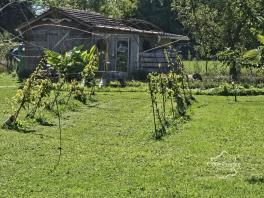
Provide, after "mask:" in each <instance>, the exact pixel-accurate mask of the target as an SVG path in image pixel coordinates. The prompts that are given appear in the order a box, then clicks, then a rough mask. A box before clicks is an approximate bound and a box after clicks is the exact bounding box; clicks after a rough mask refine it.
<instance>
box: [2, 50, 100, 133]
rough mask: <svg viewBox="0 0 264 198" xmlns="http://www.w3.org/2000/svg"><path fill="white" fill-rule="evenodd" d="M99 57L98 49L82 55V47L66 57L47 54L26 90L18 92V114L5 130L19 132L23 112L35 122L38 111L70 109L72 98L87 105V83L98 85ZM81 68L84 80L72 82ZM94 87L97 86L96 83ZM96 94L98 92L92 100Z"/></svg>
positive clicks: (14, 107) (30, 79)
mask: <svg viewBox="0 0 264 198" xmlns="http://www.w3.org/2000/svg"><path fill="white" fill-rule="evenodd" d="M77 55H78V56H77ZM69 56H70V57H71V58H70V59H68V57H69ZM97 57H98V55H97V49H96V47H95V46H94V47H92V48H91V50H90V51H81V48H80V47H79V48H74V49H73V50H71V51H70V52H67V53H65V54H64V55H60V54H58V53H55V52H52V51H46V52H45V55H44V57H43V58H42V60H41V62H40V63H39V65H38V67H37V68H36V70H35V71H34V72H33V73H32V74H31V76H30V77H29V78H28V79H27V80H26V81H25V83H24V85H23V87H22V88H21V89H18V90H17V94H16V96H15V97H14V98H13V109H14V111H13V113H12V114H11V116H10V117H9V118H8V119H7V120H6V121H5V123H4V124H3V127H5V128H11V129H18V127H19V122H18V121H17V119H18V116H19V114H20V113H21V111H22V110H23V109H24V110H25V111H26V112H27V117H28V118H35V114H36V112H37V110H41V109H49V110H54V107H57V109H58V104H59V103H64V104H66V105H67V104H68V102H69V100H70V99H71V98H72V97H73V98H75V99H77V100H79V101H80V102H82V103H86V102H87V97H88V96H89V93H88V91H87V90H86V88H85V87H84V84H83V82H86V80H89V81H94V77H95V71H96V70H97V68H98V58H97ZM80 65H82V71H80V72H79V76H80V80H79V81H77V80H76V79H74V80H71V81H70V82H69V79H68V76H69V74H70V72H71V71H73V70H74V69H76V66H78V68H80ZM75 74H76V73H75ZM91 86H94V83H93V84H91ZM93 92H94V89H92V92H90V96H91V94H93ZM57 113H58V114H59V112H57Z"/></svg>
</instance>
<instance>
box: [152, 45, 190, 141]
mask: <svg viewBox="0 0 264 198" xmlns="http://www.w3.org/2000/svg"><path fill="white" fill-rule="evenodd" d="M170 53H174V55H175V56H174V57H175V58H171V57H172V56H171V54H170ZM164 54H165V57H166V59H167V61H168V68H169V72H168V73H151V74H149V75H148V82H149V93H150V98H151V106H152V113H153V120H154V132H155V133H154V136H155V138H156V139H160V138H161V137H162V136H164V135H165V134H166V133H167V130H166V129H167V128H168V127H169V125H170V121H171V120H172V121H173V120H176V119H177V118H179V117H184V116H186V112H187V109H188V106H189V105H191V103H192V101H194V100H195V98H194V97H193V95H192V92H191V90H190V88H189V87H190V85H189V80H188V77H187V74H186V73H185V71H184V65H183V62H182V61H181V58H180V57H179V56H178V55H177V53H176V51H175V50H174V49H172V48H170V49H167V50H165V51H164ZM168 105H169V106H170V107H168ZM168 109H170V111H168Z"/></svg>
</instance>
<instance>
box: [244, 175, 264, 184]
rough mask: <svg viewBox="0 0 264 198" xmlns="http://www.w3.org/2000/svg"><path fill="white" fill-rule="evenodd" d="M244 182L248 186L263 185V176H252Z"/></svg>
mask: <svg viewBox="0 0 264 198" xmlns="http://www.w3.org/2000/svg"><path fill="white" fill-rule="evenodd" d="M246 181H247V182H248V183H250V184H264V177H263V176H260V177H258V176H252V177H250V178H248V179H246Z"/></svg>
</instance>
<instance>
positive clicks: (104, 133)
mask: <svg viewBox="0 0 264 198" xmlns="http://www.w3.org/2000/svg"><path fill="white" fill-rule="evenodd" d="M14 93H15V88H8V89H7V88H4V89H0V109H1V111H0V121H1V122H2V121H4V120H5V118H6V117H7V112H9V111H10V105H9V104H8V103H7V102H8V101H9V100H10V98H11V97H12V96H13V95H14ZM96 98H97V102H95V103H93V104H90V105H87V106H81V107H78V109H76V110H75V111H68V112H64V113H63V119H62V125H63V145H62V147H63V151H62V156H61V160H60V163H59V165H58V166H57V168H56V170H54V171H53V169H54V166H55V165H56V164H57V161H58V157H59V150H58V147H59V131H58V126H57V125H56V126H53V127H43V126H39V125H37V124H34V123H31V126H30V127H31V128H32V129H35V130H36V131H35V132H31V133H22V132H20V133H19V132H15V131H6V130H2V129H0V139H1V144H0V197H263V193H264V172H263V164H264V158H263V150H264V136H263V132H264V129H263V125H264V120H263V114H264V97H263V96H258V97H239V102H238V103H235V102H233V98H231V97H229V98H227V97H208V96H200V97H197V100H198V102H196V103H194V105H193V106H192V107H191V109H190V110H189V115H190V116H191V120H190V121H189V122H187V123H184V124H181V125H180V126H178V129H176V128H175V129H172V130H170V134H169V135H167V136H166V137H164V138H163V140H161V141H156V140H154V139H153V138H152V133H153V121H152V114H151V108H150V101H149V96H148V95H147V93H144V92H100V93H98V94H97V96H96ZM49 118H50V117H49ZM52 122H53V123H54V124H57V120H56V118H55V117H54V118H53V119H52ZM223 151H226V152H228V153H229V154H230V155H232V156H233V158H234V159H235V162H236V163H237V164H239V166H238V167H236V171H237V175H235V176H233V177H232V176H229V177H227V176H228V174H229V173H230V172H232V171H230V172H228V171H226V170H224V171H223V172H222V171H221V170H220V172H219V170H217V169H216V168H215V167H212V166H211V164H210V161H211V158H214V157H216V156H218V155H219V154H221V153H222V152H223ZM224 163H225V161H223V164H224ZM219 168H220V169H221V168H222V167H221V165H220V167H219Z"/></svg>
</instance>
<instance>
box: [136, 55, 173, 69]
mask: <svg viewBox="0 0 264 198" xmlns="http://www.w3.org/2000/svg"><path fill="white" fill-rule="evenodd" d="M170 58H172V59H175V58H176V55H175V54H170ZM140 69H141V70H144V71H148V72H159V71H161V72H164V71H168V61H167V59H166V57H165V55H164V53H163V52H161V51H158V52H152V53H141V54H140Z"/></svg>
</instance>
